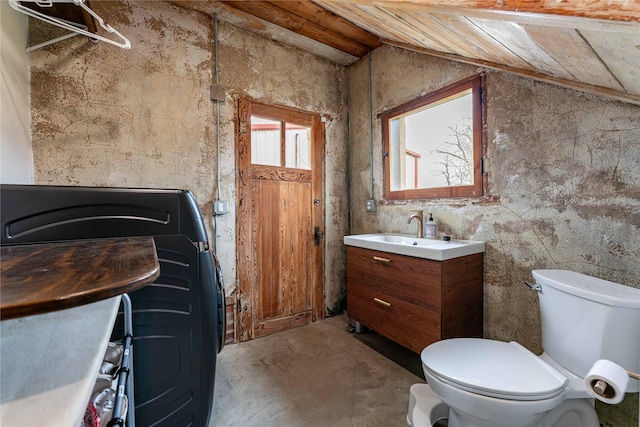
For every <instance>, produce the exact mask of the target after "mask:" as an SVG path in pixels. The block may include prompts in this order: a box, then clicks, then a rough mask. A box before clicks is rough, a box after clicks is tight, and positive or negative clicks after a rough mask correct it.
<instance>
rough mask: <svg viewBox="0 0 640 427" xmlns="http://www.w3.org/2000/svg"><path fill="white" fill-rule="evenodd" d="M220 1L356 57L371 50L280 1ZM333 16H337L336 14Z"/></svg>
mask: <svg viewBox="0 0 640 427" xmlns="http://www.w3.org/2000/svg"><path fill="white" fill-rule="evenodd" d="M221 3H224V4H226V5H228V6H231V7H234V8H236V9H239V10H241V11H243V12H246V13H249V14H251V15H253V16H256V17H258V18H261V19H264V20H265V21H268V22H271V23H273V24H276V25H278V26H280V27H283V28H286V29H288V30H291V31H294V32H296V33H298V34H302V35H304V36H306V37H309V38H310V39H313V40H316V41H319V42H321V43H324V44H326V45H328V46H331V47H333V48H335V49H338V50H340V51H343V52H346V53H348V54H350V55H353V56H355V57H358V58H361V57H363V56H365V55H366V54H367V53H368V52H369V51H370V50H371V48H370V47H369V46H367V45H365V44H363V43H361V42H359V41H357V40H353V39H350V38H347V37H345V36H343V35H341V34H339V33H337V32H335V31H333V30H331V29H329V28H327V27H324V26H322V25H319V24H317V23H315V22H313V21H311V20H308V19H306V18H303V17H301V16H298V15H296V14H294V13H291V12H289V11H287V10H286V9H283V8H281V7H279V6H278V5H277V4H278V3H280V2H273V3H270V2H264V1H247V0H244V1H229V0H221ZM285 3H286V2H285ZM327 13H331V12H327ZM335 16H336V17H337V15H335ZM340 19H342V18H340ZM342 21H344V23H346V24H348V25H349V26H351V27H355V28H358V27H356V26H355V25H353V24H350V23H348V21H346V20H342ZM344 23H343V24H344ZM346 24H344V25H346ZM352 29H353V28H352ZM361 31H362V30H361Z"/></svg>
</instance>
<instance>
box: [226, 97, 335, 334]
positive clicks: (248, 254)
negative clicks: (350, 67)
mask: <svg viewBox="0 0 640 427" xmlns="http://www.w3.org/2000/svg"><path fill="white" fill-rule="evenodd" d="M265 109H272V110H277V111H278V112H279V113H283V114H284V115H285V116H286V117H288V119H287V120H289V119H291V120H292V121H294V122H297V123H300V119H301V118H302V117H306V120H304V121H303V123H306V122H308V123H309V125H310V127H311V129H312V131H311V132H312V150H311V153H312V154H311V155H312V159H311V161H312V169H311V174H312V189H311V199H312V201H313V200H316V199H317V200H320V203H319V204H317V205H316V204H315V203H314V204H313V206H312V209H311V224H312V228H313V226H319V227H320V230H321V232H322V236H323V237H322V238H321V242H320V245H319V246H313V247H312V248H313V249H312V254H311V259H310V261H311V263H312V267H311V268H312V286H311V290H312V304H311V305H312V316H311V317H312V319H311V320H312V321H316V320H321V319H323V318H324V265H323V260H324V246H325V245H324V231H325V224H324V158H325V152H324V151H325V140H324V126H323V123H322V120H321V116H320V115H319V114H316V113H310V112H307V111H302V110H298V109H294V108H290V107H283V106H279V105H271V104H266V103H263V102H260V101H256V100H253V99H251V98H248V97H241V98H239V99H238V109H237V116H236V159H237V172H236V189H237V197H236V215H237V218H236V248H237V249H236V254H237V255H236V256H237V258H236V267H237V283H236V285H237V286H236V289H237V291H236V319H237V321H236V331H235V332H236V339H237V341H238V342H240V341H246V340H250V339H253V338H254V334H253V323H254V313H255V311H254V310H255V307H256V305H257V297H256V296H255V295H254V292H252V289H251V283H253V281H252V277H251V275H252V274H254V272H253V271H252V269H251V265H252V263H251V259H252V256H253V250H254V245H255V242H254V233H253V232H252V230H253V224H252V213H251V211H250V209H251V183H250V181H251V173H250V166H251V130H250V129H249V128H248V126H247V125H248V124H249V123H250V119H251V116H252V114H253V112H254V111H255V110H258V111H260V110H265ZM309 233H310V234H311V235H313V229H311V230H309ZM251 307H253V308H251Z"/></svg>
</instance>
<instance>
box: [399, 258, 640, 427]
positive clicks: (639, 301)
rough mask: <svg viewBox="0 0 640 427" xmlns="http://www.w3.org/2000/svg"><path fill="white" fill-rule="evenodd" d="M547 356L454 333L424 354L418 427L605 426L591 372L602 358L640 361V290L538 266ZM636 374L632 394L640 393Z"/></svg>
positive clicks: (413, 401)
mask: <svg viewBox="0 0 640 427" xmlns="http://www.w3.org/2000/svg"><path fill="white" fill-rule="evenodd" d="M532 274H533V277H534V279H535V281H536V286H534V289H536V290H537V291H538V300H539V304H540V315H541V326H542V348H543V354H542V355H540V356H537V355H535V354H533V353H532V352H530V351H529V350H527V349H526V348H525V347H523V346H522V345H520V344H518V343H517V342H509V343H507V342H502V341H494V340H488V339H480V338H453V339H448V340H443V341H438V342H435V343H433V344H431V345H429V346H428V347H427V348H425V349H424V350H423V351H422V353H421V359H422V367H423V370H424V374H425V378H426V380H427V384H414V385H413V386H412V387H411V390H410V399H409V411H408V413H407V423H408V425H409V426H412V427H427V426H429V427H431V426H448V427H598V426H599V425H600V424H599V422H598V417H597V415H596V412H595V410H594V399H593V398H591V397H590V394H589V393H588V391H587V384H586V383H585V380H584V378H585V376H587V373H588V372H589V370H590V369H591V367H592V366H593V364H594V363H595V362H596V361H597V360H599V359H607V360H610V361H612V362H615V363H616V364H618V365H620V366H622V367H623V368H624V369H626V370H627V371H632V372H637V371H638V369H639V367H640V355H639V353H640V352H639V351H638V349H639V348H640V289H636V288H632V287H629V286H624V285H620V284H618V283H613V282H609V281H606V280H601V279H597V278H595V277H591V276H587V275H584V274H580V273H576V272H573V271H568V270H534V271H533V272H532ZM639 383H640V382H639V381H638V380H634V379H630V380H629V383H628V385H627V389H626V392H638V391H639V390H640V384H639Z"/></svg>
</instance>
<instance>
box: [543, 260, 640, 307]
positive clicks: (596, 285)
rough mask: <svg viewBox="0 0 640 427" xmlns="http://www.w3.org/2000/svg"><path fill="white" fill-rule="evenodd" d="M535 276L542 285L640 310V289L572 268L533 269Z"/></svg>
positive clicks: (604, 302) (615, 305) (597, 300)
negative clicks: (572, 269) (571, 269)
mask: <svg viewBox="0 0 640 427" xmlns="http://www.w3.org/2000/svg"><path fill="white" fill-rule="evenodd" d="M532 274H533V278H534V279H535V280H536V282H537V283H538V284H539V285H541V286H542V292H544V286H545V285H547V286H551V287H552V288H554V289H557V290H559V291H562V292H566V293H569V294H572V295H576V296H579V297H581V298H585V299H589V300H592V301H596V302H600V303H602V304H607V305H610V306H613V307H624V308H631V309H636V310H640V289H636V288H632V287H631V286H626V285H621V284H620V283H615V282H610V281H608V280H603V279H598V278H597V277H593V276H588V275H586V274H582V273H577V272H575V271H570V270H533V271H532Z"/></svg>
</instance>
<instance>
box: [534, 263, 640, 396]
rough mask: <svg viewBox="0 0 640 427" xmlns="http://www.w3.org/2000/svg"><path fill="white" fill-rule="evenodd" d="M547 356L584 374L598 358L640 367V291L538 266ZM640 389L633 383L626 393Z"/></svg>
mask: <svg viewBox="0 0 640 427" xmlns="http://www.w3.org/2000/svg"><path fill="white" fill-rule="evenodd" d="M532 274H533V277H534V279H535V280H536V282H537V283H538V284H539V285H540V287H541V288H542V289H541V290H540V291H539V292H538V298H539V301H540V316H541V322H542V348H543V350H544V351H545V353H546V354H547V355H549V356H550V357H552V358H553V359H554V360H555V361H556V362H558V363H560V364H561V365H562V366H564V367H565V368H567V369H568V370H569V371H571V372H573V373H574V374H576V375H578V376H580V377H581V378H584V377H585V376H586V374H587V372H588V371H589V369H590V368H591V366H592V365H593V364H594V362H595V361H596V360H598V359H608V360H611V361H613V362H615V363H617V364H618V365H620V366H622V367H623V368H625V369H626V370H627V371H632V372H638V370H639V369H640V289H636V288H632V287H630V286H625V285H621V284H618V283H614V282H609V281H607V280H602V279H598V278H595V277H591V276H587V275H585V274H580V273H576V272H573V271H568V270H534V271H533V272H532ZM637 391H639V381H638V380H632V379H630V381H629V386H628V387H627V392H637Z"/></svg>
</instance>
